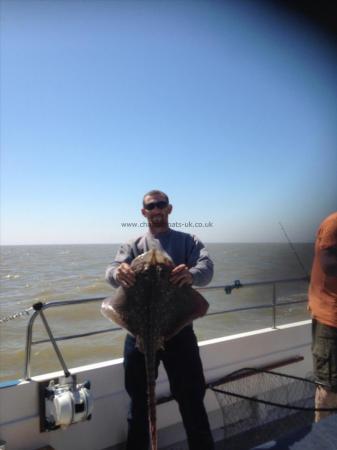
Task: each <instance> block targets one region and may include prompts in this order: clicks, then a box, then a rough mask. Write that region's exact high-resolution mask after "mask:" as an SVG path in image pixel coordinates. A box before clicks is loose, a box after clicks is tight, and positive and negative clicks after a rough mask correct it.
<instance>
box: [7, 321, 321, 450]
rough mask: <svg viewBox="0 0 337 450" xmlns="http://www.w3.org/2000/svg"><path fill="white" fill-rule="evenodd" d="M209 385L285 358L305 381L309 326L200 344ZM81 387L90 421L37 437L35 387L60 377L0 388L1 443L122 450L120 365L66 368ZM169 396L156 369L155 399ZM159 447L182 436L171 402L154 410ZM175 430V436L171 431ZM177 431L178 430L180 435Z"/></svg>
mask: <svg viewBox="0 0 337 450" xmlns="http://www.w3.org/2000/svg"><path fill="white" fill-rule="evenodd" d="M199 346H200V351H201V357H202V361H203V365H204V372H205V376H206V380H207V382H212V381H214V380H216V379H218V378H221V377H223V376H224V375H226V374H229V373H231V372H233V371H235V370H238V369H241V368H243V367H263V366H267V365H273V364H276V365H277V364H278V363H279V362H280V361H285V360H287V359H289V358H293V357H294V358H295V357H301V358H303V359H302V360H301V361H298V362H294V363H293V364H288V365H284V366H281V367H279V368H278V369H277V370H278V371H279V372H283V373H286V374H291V375H296V376H302V377H307V376H308V374H309V372H311V367H312V360H311V350H310V347H311V321H309V320H307V321H303V322H297V323H293V324H288V325H283V326H279V327H278V328H277V329H272V328H266V329H261V330H257V331H253V332H248V333H241V334H237V335H232V336H228V337H223V338H219V339H212V340H209V341H203V342H200V343H199ZM70 371H71V373H72V374H77V381H78V382H79V383H81V382H83V381H85V380H90V381H91V385H92V393H93V397H94V410H93V414H92V419H91V420H90V421H85V422H81V423H78V424H75V425H71V426H69V427H68V428H67V429H57V430H54V431H50V432H43V433H41V432H40V419H39V402H38V384H39V382H41V381H43V380H49V379H53V378H56V377H59V376H62V375H63V373H62V372H57V373H49V374H44V375H41V376H37V377H33V379H32V381H22V382H20V383H19V384H17V385H15V386H8V387H2V388H1V389H0V405H1V406H0V439H2V440H3V441H5V442H6V447H5V448H6V450H35V449H38V448H41V447H43V446H46V445H50V446H51V447H52V448H53V449H55V450H102V449H106V448H116V449H117V448H123V446H122V443H123V442H125V439H126V430H127V429H126V415H127V408H128V397H127V395H126V393H125V390H124V386H123V380H124V372H123V361H122V359H116V360H112V361H106V362H104V363H100V364H92V365H87V366H82V367H78V368H73V369H70ZM167 395H169V386H168V381H167V378H166V374H165V371H164V370H163V368H162V367H160V370H159V377H158V381H157V396H158V397H161V396H167ZM205 404H206V408H207V411H208V414H209V418H210V422H211V427H212V429H213V430H216V429H218V428H220V427H221V425H222V416H221V412H220V410H219V405H218V402H217V400H216V398H215V395H214V393H213V392H212V391H210V390H208V391H207V395H206V398H205ZM157 414H158V430H159V448H163V447H165V446H168V445H170V444H173V443H174V442H176V441H179V440H184V439H185V437H184V435H183V434H180V433H183V431H182V426H181V424H180V425H179V423H180V414H179V410H178V408H177V405H176V403H175V402H174V401H169V402H166V403H163V404H160V405H158V407H157ZM173 429H174V432H173ZM179 430H181V431H179Z"/></svg>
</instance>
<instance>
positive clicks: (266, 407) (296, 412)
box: [210, 368, 336, 450]
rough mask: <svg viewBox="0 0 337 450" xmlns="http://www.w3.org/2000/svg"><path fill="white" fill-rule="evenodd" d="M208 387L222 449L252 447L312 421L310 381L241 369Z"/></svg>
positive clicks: (313, 402)
mask: <svg viewBox="0 0 337 450" xmlns="http://www.w3.org/2000/svg"><path fill="white" fill-rule="evenodd" d="M210 389H212V390H213V391H214V392H215V394H216V397H217V400H218V402H219V404H220V407H221V411H222V414H223V426H224V448H230V449H242V450H243V449H248V448H252V447H253V446H255V445H259V444H261V443H263V442H267V441H269V440H272V439H277V438H279V437H281V436H284V435H285V434H288V433H289V432H291V431H295V430H297V429H300V428H303V427H305V426H307V425H309V424H310V423H312V422H313V420H314V412H315V407H314V405H315V390H316V384H315V382H314V381H312V380H308V379H304V378H299V377H294V376H290V375H284V374H281V373H278V372H272V371H266V370H259V369H252V368H248V369H247V368H245V369H241V370H238V371H236V372H233V373H231V374H229V375H227V376H226V377H224V378H222V379H221V380H220V381H218V382H217V383H216V384H212V385H211V386H210ZM331 411H332V410H331ZM333 411H336V409H335V410H333Z"/></svg>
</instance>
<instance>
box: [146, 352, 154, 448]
mask: <svg viewBox="0 0 337 450" xmlns="http://www.w3.org/2000/svg"><path fill="white" fill-rule="evenodd" d="M146 347H147V348H145V349H144V350H145V367H146V376H147V406H148V416H149V430H150V441H151V450H157V415H156V367H155V364H156V351H155V349H154V348H149V347H153V345H151V344H150V346H148V345H147V346H146Z"/></svg>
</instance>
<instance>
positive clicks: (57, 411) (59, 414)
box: [40, 375, 93, 431]
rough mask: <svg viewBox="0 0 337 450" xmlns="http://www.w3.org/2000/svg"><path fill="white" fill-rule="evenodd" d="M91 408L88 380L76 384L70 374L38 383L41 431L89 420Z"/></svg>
mask: <svg viewBox="0 0 337 450" xmlns="http://www.w3.org/2000/svg"><path fill="white" fill-rule="evenodd" d="M92 409H93V400H92V394H91V392H90V381H85V382H84V383H81V384H77V383H76V377H75V376H73V375H70V376H69V377H67V378H66V377H63V378H60V379H58V380H55V379H53V380H50V381H49V382H44V383H41V385H40V428H41V431H50V430H55V429H57V428H59V427H61V428H67V427H68V426H69V425H71V424H74V423H77V422H82V421H84V420H90V418H91V414H92Z"/></svg>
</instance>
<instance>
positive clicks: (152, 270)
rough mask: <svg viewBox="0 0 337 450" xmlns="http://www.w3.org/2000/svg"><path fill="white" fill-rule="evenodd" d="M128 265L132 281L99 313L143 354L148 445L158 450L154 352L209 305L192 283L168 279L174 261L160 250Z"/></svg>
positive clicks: (119, 289) (150, 252) (136, 259)
mask: <svg viewBox="0 0 337 450" xmlns="http://www.w3.org/2000/svg"><path fill="white" fill-rule="evenodd" d="M131 267H132V269H133V270H134V272H135V278H136V280H135V283H134V284H133V285H132V286H130V287H128V288H124V287H119V288H118V289H117V290H116V293H115V295H114V296H113V297H109V298H107V299H105V300H104V302H103V305H102V313H103V315H104V316H105V317H107V318H108V319H110V320H113V321H114V322H116V323H117V324H119V325H120V326H122V327H123V328H125V329H126V330H127V331H128V332H129V333H130V334H132V335H133V336H135V337H136V339H137V345H138V348H139V350H141V351H142V352H143V353H144V356H145V366H146V374H147V394H148V414H149V427H150V436H151V448H152V450H157V429H156V398H155V383H156V381H155V380H156V366H155V363H156V353H157V351H158V350H159V349H161V348H164V347H165V341H166V340H168V339H170V338H172V337H173V336H174V335H176V334H177V333H178V332H179V331H180V330H182V328H184V327H185V326H186V325H188V324H189V323H192V321H193V320H194V319H196V318H198V317H202V316H203V315H204V314H206V312H207V309H208V306H209V305H208V302H207V301H206V300H205V299H204V297H203V296H202V295H201V294H200V293H199V292H197V291H196V290H195V289H193V288H192V287H191V286H189V285H186V284H185V285H183V286H179V285H177V284H173V283H171V282H170V274H171V271H172V270H173V268H174V264H173V262H172V260H171V258H170V257H169V256H168V255H166V254H164V253H163V252H161V251H159V250H150V251H149V252H146V253H143V254H142V255H140V256H138V257H137V258H135V259H134V260H133V261H132V263H131Z"/></svg>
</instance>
